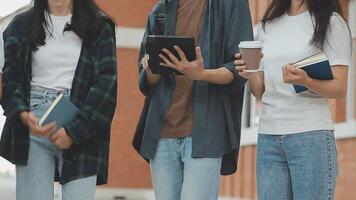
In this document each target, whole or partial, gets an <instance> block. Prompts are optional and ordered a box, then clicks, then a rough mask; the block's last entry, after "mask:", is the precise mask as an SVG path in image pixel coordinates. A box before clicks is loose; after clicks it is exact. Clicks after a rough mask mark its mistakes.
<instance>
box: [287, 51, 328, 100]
mask: <svg viewBox="0 0 356 200" xmlns="http://www.w3.org/2000/svg"><path fill="white" fill-rule="evenodd" d="M293 64H294V65H296V66H298V67H297V68H298V69H302V70H304V71H305V72H306V73H307V74H308V76H309V77H311V78H313V79H318V80H332V79H334V76H333V72H332V70H331V65H330V62H329V60H328V59H327V58H326V56H325V54H324V53H323V52H320V53H317V54H314V55H312V56H309V57H307V58H304V59H303V60H300V61H298V62H296V63H293ZM293 87H294V90H295V92H296V93H297V94H298V93H301V92H305V91H307V90H308V88H306V87H304V86H301V85H293Z"/></svg>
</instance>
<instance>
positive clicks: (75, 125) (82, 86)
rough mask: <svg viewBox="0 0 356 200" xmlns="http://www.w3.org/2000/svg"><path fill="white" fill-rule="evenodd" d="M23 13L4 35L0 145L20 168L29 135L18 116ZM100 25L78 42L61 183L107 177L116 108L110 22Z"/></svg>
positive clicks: (26, 64)
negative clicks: (75, 111) (75, 112)
mask: <svg viewBox="0 0 356 200" xmlns="http://www.w3.org/2000/svg"><path fill="white" fill-rule="evenodd" d="M28 15H29V12H27V13H24V14H21V15H19V16H17V17H16V18H15V19H14V20H13V22H12V23H11V24H10V25H9V27H8V28H7V30H6V31H5V32H4V41H5V65H4V69H3V98H2V100H1V105H2V106H3V108H4V113H5V115H6V117H7V119H6V123H5V126H4V129H3V134H2V138H1V141H0V156H2V157H4V158H5V159H7V160H9V161H10V162H12V163H13V164H19V165H25V164H26V163H27V159H28V151H29V145H28V144H29V131H28V129H27V127H26V126H24V125H23V123H22V122H21V120H20V118H19V114H20V113H21V112H22V111H29V92H30V82H31V50H30V45H29V41H28V35H29V34H28V31H27V28H26V27H28V26H30V25H31V21H30V20H31V17H29V16H28ZM103 20H104V21H105V23H104V26H103V28H102V30H101V33H100V35H99V37H98V38H97V39H96V40H95V41H90V42H85V41H84V42H83V45H82V50H81V55H80V58H79V61H78V65H77V69H76V72H75V76H74V80H73V84H72V88H71V90H72V91H71V97H70V99H71V101H72V102H73V103H74V104H75V105H76V106H77V107H78V108H79V110H80V111H79V114H78V115H77V116H76V118H75V120H74V121H73V122H72V123H71V124H69V125H68V126H66V127H65V129H66V132H67V133H68V135H69V136H70V137H71V138H72V139H73V142H74V144H73V146H72V147H71V148H70V149H68V150H65V151H64V152H63V158H64V163H63V169H62V175H61V177H60V182H61V183H62V184H64V183H67V182H69V181H71V180H75V179H78V178H84V177H88V176H92V175H98V179H97V184H98V185H100V184H105V183H106V182H107V176H108V173H107V171H108V160H109V141H110V129H111V123H112V119H113V116H114V112H115V107H116V96H117V69H116V68H117V60H116V40H115V24H114V22H113V21H112V20H111V19H109V18H107V17H104V16H103Z"/></svg>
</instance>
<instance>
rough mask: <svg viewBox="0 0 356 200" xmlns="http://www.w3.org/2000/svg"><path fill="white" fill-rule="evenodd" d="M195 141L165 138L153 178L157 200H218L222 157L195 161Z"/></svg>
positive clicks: (156, 159)
mask: <svg viewBox="0 0 356 200" xmlns="http://www.w3.org/2000/svg"><path fill="white" fill-rule="evenodd" d="M191 155H192V138H191V137H186V138H181V139H161V140H160V141H159V144H158V149H157V152H156V155H155V158H154V159H153V160H151V162H150V163H151V164H150V167H151V175H152V182H153V188H154V193H155V196H156V200H217V199H218V194H219V182H220V168H221V158H192V156H191Z"/></svg>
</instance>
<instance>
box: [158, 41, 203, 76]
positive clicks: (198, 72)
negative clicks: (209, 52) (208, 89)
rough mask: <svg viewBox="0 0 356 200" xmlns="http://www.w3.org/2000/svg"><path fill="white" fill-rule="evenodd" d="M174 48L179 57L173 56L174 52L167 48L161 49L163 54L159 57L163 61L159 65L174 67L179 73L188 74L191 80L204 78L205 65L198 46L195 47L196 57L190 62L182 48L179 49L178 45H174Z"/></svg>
mask: <svg viewBox="0 0 356 200" xmlns="http://www.w3.org/2000/svg"><path fill="white" fill-rule="evenodd" d="M174 49H175V50H176V51H177V53H178V55H179V58H177V57H176V56H174V54H173V53H172V52H170V51H169V50H168V49H163V50H162V51H163V52H164V53H165V55H163V54H160V55H159V57H160V58H162V60H163V63H160V65H162V66H166V67H170V68H172V69H175V70H177V71H179V72H180V73H182V74H184V75H186V76H188V77H189V78H190V79H192V80H197V81H200V80H204V75H205V67H204V59H203V56H202V54H201V50H200V48H199V47H197V48H196V49H195V52H196V59H195V60H193V61H191V62H190V61H188V59H187V57H186V55H185V53H184V52H183V51H182V49H180V48H179V47H178V46H174ZM167 56H168V57H167Z"/></svg>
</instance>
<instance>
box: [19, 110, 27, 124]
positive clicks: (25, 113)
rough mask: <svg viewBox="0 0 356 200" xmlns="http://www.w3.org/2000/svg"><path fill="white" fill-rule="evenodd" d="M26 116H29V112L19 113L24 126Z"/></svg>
mask: <svg viewBox="0 0 356 200" xmlns="http://www.w3.org/2000/svg"><path fill="white" fill-rule="evenodd" d="M28 114H29V112H27V111H24V112H21V113H20V119H21V120H22V122H23V123H24V124H26V125H27V119H28Z"/></svg>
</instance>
